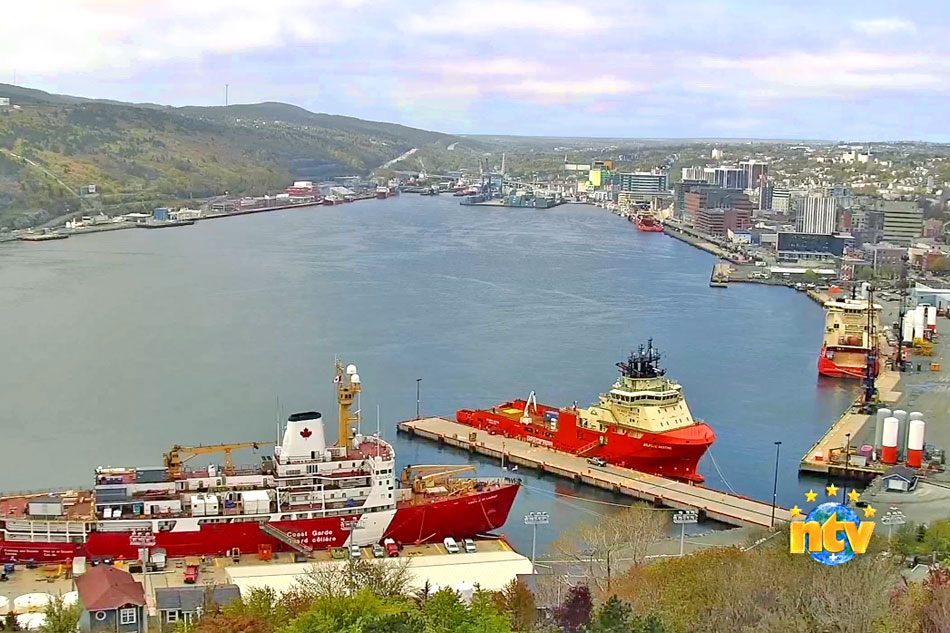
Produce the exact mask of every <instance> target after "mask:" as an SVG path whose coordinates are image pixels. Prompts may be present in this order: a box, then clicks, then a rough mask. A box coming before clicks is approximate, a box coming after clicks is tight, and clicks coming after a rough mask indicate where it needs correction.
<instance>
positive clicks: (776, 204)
mask: <svg viewBox="0 0 950 633" xmlns="http://www.w3.org/2000/svg"><path fill="white" fill-rule="evenodd" d="M791 210H792V192H791V191H789V190H788V189H785V188H783V187H773V188H772V211H775V212H776V213H788V212H789V211H791Z"/></svg>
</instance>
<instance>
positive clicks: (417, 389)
mask: <svg viewBox="0 0 950 633" xmlns="http://www.w3.org/2000/svg"><path fill="white" fill-rule="evenodd" d="M421 384H422V378H416V419H417V420H418V419H419V385H421Z"/></svg>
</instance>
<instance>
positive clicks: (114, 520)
mask: <svg viewBox="0 0 950 633" xmlns="http://www.w3.org/2000/svg"><path fill="white" fill-rule="evenodd" d="M335 382H336V383H337V399H338V402H339V426H340V435H339V437H341V438H343V441H342V442H340V443H339V444H338V445H337V446H327V445H326V441H325V437H324V428H323V418H322V416H321V415H320V414H319V413H316V412H307V413H297V414H294V415H291V416H290V417H289V418H288V420H287V423H286V425H285V427H284V433H283V439H282V441H281V443H280V445H279V446H276V447H275V448H274V451H273V456H266V457H263V458H262V460H261V464H260V465H258V466H255V467H247V468H240V467H235V466H234V464H233V462H232V461H231V452H232V451H234V450H238V449H244V448H257V447H258V445H259V444H258V443H240V444H221V445H216V446H198V447H192V448H182V447H178V446H176V447H175V448H174V449H173V450H172V451H171V452H169V453H167V454H166V455H165V466H164V467H162V468H97V469H96V478H95V487H94V488H93V489H91V490H64V491H58V492H51V493H46V494H31V495H16V496H7V497H0V562H11V561H13V562H25V561H30V560H32V561H35V562H53V561H68V560H70V559H72V558H75V557H78V556H85V557H92V558H115V559H122V558H124V559H138V558H140V557H141V552H140V548H143V547H147V548H162V549H164V550H165V553H166V556H168V557H182V556H199V555H212V556H214V555H234V554H235V553H257V552H258V551H260V548H270V549H271V551H280V550H291V549H293V550H297V551H300V552H304V553H308V552H310V551H313V550H314V549H319V548H327V547H336V546H342V545H348V544H355V545H368V544H371V543H377V542H380V541H382V540H383V539H386V538H392V539H394V540H396V541H397V542H401V543H424V542H433V541H440V540H442V539H444V538H445V537H447V536H453V537H456V538H467V537H472V536H477V535H479V534H484V533H487V532H490V531H491V530H494V529H497V528H500V527H501V526H502V525H504V523H505V521H506V520H507V518H508V513H509V511H510V510H511V505H512V503H513V502H514V499H515V495H516V494H517V492H518V489H519V483H518V482H517V481H514V480H508V479H490V480H481V479H463V478H458V477H456V475H457V474H459V473H460V472H461V471H463V470H471V467H462V468H458V467H454V468H453V467H446V466H416V467H407V468H406V469H405V470H404V471H403V474H402V477H401V479H397V477H396V469H395V466H396V462H395V454H394V452H393V447H392V446H391V445H390V444H388V443H387V442H385V441H383V440H382V439H380V438H379V437H377V436H375V435H373V436H363V435H360V434H359V433H356V432H354V431H355V429H353V428H352V427H351V426H350V425H351V424H352V423H354V422H356V421H357V418H356V417H354V416H353V415H352V414H351V413H350V407H351V405H352V404H353V401H354V398H355V397H356V394H358V393H359V392H360V390H361V384H360V377H359V374H357V372H356V367H355V366H353V365H350V366H348V367H347V368H346V369H345V370H344V368H343V364H342V363H340V362H339V361H338V362H337V365H336V378H335ZM214 452H223V453H225V455H226V461H225V465H224V467H223V468H218V467H217V466H208V467H207V468H202V469H197V470H186V469H185V468H184V467H183V462H185V461H187V460H188V459H191V458H192V457H194V456H196V455H201V454H208V453H214ZM183 456H184V457H183Z"/></svg>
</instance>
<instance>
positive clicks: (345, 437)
mask: <svg viewBox="0 0 950 633" xmlns="http://www.w3.org/2000/svg"><path fill="white" fill-rule="evenodd" d="M333 382H334V383H336V400H337V403H338V405H339V435H338V436H337V437H338V438H339V439H338V440H337V445H338V446H343V447H346V446H349V443H350V440H351V439H352V436H351V435H350V423H351V422H356V421H357V417H356V416H354V415H353V414H351V413H350V407H351V406H353V400H355V399H356V396H357V395H358V394H359V393H360V389H361V385H360V375H359V374H358V373H356V365H347V366H346V368H345V369H344V367H343V361H341V360H340V359H339V358H338V359H336V376H335V377H334V378H333Z"/></svg>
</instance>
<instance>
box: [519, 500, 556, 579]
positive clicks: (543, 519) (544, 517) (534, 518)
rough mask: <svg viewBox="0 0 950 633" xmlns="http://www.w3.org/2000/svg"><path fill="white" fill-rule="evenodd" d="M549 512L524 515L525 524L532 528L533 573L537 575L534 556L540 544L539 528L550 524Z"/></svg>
mask: <svg viewBox="0 0 950 633" xmlns="http://www.w3.org/2000/svg"><path fill="white" fill-rule="evenodd" d="M550 522H551V521H550V517H548V513H547V512H529V513H528V514H526V515H524V524H525V525H530V526H531V573H535V572H536V570H535V568H534V554H535V548H536V546H537V543H538V526H539V525H547V524H548V523H550Z"/></svg>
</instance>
